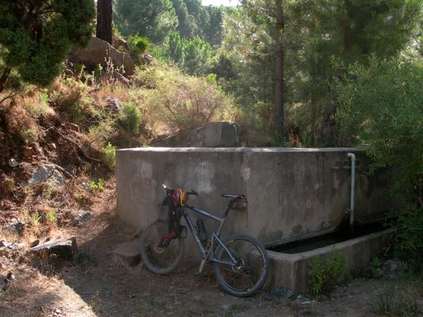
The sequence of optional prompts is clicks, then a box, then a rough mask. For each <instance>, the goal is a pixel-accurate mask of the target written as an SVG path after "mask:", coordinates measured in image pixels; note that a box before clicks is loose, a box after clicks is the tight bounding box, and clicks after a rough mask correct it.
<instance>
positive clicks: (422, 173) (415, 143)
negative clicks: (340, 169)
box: [337, 59, 423, 206]
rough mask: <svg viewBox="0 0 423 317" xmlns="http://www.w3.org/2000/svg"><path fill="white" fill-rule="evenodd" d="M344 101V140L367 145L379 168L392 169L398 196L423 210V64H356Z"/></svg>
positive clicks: (341, 94)
mask: <svg viewBox="0 0 423 317" xmlns="http://www.w3.org/2000/svg"><path fill="white" fill-rule="evenodd" d="M338 97H339V102H340V107H339V109H338V113H337V119H338V123H339V125H340V128H341V132H342V134H343V135H344V137H345V138H346V139H347V138H348V136H351V135H352V136H353V139H352V142H353V143H355V144H366V145H367V146H366V150H367V153H368V154H369V155H370V156H371V157H372V158H373V159H374V164H373V168H380V167H390V168H391V169H392V171H393V173H394V175H393V176H394V177H393V182H392V185H393V188H392V189H393V190H394V192H395V193H396V194H397V197H398V198H402V201H403V202H406V203H408V204H411V205H413V206H416V204H417V205H420V206H422V204H423V201H420V202H419V201H418V200H419V199H421V197H422V196H423V195H422V194H423V193H422V177H423V156H422V153H423V107H422V105H423V66H422V65H421V64H418V63H410V62H402V61H398V60H392V61H378V60H376V59H373V60H372V61H371V63H370V65H369V67H364V66H359V65H355V66H353V67H352V68H351V69H350V72H349V75H348V78H347V80H346V81H345V82H344V83H342V84H341V85H339V87H338ZM419 197H420V198H419Z"/></svg>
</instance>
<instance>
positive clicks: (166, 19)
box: [115, 0, 178, 43]
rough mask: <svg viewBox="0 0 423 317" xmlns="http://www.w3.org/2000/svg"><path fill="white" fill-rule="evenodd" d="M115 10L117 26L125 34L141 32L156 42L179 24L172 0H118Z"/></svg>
mask: <svg viewBox="0 0 423 317" xmlns="http://www.w3.org/2000/svg"><path fill="white" fill-rule="evenodd" d="M115 10H116V23H117V27H118V29H119V31H120V32H121V33H122V34H123V35H125V36H129V35H134V34H140V35H142V36H146V37H148V38H149V39H151V40H152V41H153V42H154V43H160V42H161V41H162V40H163V39H164V38H165V36H166V34H167V33H169V32H172V31H175V30H176V26H177V25H178V20H177V17H176V14H175V9H174V8H173V5H172V2H171V1H170V0H157V1H147V0H118V1H117V2H116V5H115Z"/></svg>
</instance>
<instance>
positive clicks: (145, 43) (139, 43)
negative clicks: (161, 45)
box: [128, 35, 150, 57]
mask: <svg viewBox="0 0 423 317" xmlns="http://www.w3.org/2000/svg"><path fill="white" fill-rule="evenodd" d="M128 45H129V49H130V50H131V55H132V56H135V57H137V56H138V55H140V54H143V53H145V51H146V50H147V48H148V47H149V46H150V40H149V39H148V38H146V37H144V36H139V35H132V36H130V37H129V38H128Z"/></svg>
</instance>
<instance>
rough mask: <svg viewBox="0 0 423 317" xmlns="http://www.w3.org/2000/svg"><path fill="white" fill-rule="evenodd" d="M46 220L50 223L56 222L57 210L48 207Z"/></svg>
mask: <svg viewBox="0 0 423 317" xmlns="http://www.w3.org/2000/svg"><path fill="white" fill-rule="evenodd" d="M46 220H47V222H48V223H50V224H56V223H57V211H56V210H55V209H49V210H47V211H46Z"/></svg>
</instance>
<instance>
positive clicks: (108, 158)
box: [102, 143, 116, 170]
mask: <svg viewBox="0 0 423 317" xmlns="http://www.w3.org/2000/svg"><path fill="white" fill-rule="evenodd" d="M102 153H103V161H104V163H106V165H107V166H108V167H109V168H110V169H111V170H113V169H114V168H115V165H116V147H115V146H113V145H112V144H110V143H107V145H106V146H105V147H104V148H103V150H102Z"/></svg>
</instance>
